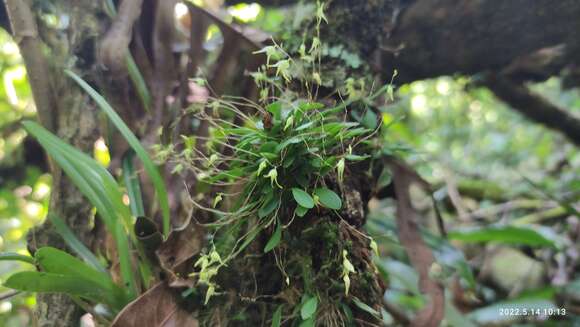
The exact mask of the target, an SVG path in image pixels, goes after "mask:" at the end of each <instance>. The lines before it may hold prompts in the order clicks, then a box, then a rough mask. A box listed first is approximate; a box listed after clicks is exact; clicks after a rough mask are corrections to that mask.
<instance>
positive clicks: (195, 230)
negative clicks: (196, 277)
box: [156, 219, 204, 287]
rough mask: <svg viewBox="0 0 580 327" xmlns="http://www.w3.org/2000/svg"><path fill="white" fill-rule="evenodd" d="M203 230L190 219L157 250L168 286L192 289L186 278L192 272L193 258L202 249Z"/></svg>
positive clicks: (189, 279)
mask: <svg viewBox="0 0 580 327" xmlns="http://www.w3.org/2000/svg"><path fill="white" fill-rule="evenodd" d="M203 233H204V232H203V228H202V226H200V225H197V224H195V223H193V219H190V220H189V221H188V222H187V223H186V224H185V225H184V227H182V228H180V229H175V230H173V231H172V232H171V233H170V234H169V236H168V237H167V240H165V242H163V244H161V246H160V247H159V248H158V249H157V251H156V254H157V258H158V259H159V263H160V265H161V268H162V269H163V271H165V273H167V274H168V278H169V286H171V287H193V280H192V279H191V278H188V277H187V276H188V275H189V273H191V272H192V270H193V262H192V261H193V257H194V256H195V255H197V254H198V253H199V251H200V250H201V247H202V243H201V240H203Z"/></svg>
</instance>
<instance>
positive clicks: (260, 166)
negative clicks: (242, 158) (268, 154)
mask: <svg viewBox="0 0 580 327" xmlns="http://www.w3.org/2000/svg"><path fill="white" fill-rule="evenodd" d="M266 167H268V162H267V161H266V160H263V161H262V162H260V165H259V166H258V173H257V175H258V176H260V174H261V173H262V171H263V170H264V169H266Z"/></svg>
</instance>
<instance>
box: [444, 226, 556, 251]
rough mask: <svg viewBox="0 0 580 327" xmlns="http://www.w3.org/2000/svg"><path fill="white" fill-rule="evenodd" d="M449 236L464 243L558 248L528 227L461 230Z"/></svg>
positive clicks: (551, 241) (488, 227) (490, 227)
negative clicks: (495, 243) (496, 243)
mask: <svg viewBox="0 0 580 327" xmlns="http://www.w3.org/2000/svg"><path fill="white" fill-rule="evenodd" d="M448 236H449V238H450V239H452V240H457V241H463V242H475V243H481V242H499V243H508V244H525V245H529V246H537V247H541V246H547V247H552V248H556V247H557V244H556V243H555V242H554V241H553V240H550V239H548V238H546V237H545V236H544V235H542V234H541V233H539V232H537V231H535V230H533V229H531V228H527V227H516V226H487V227H482V228H468V229H459V230H455V231H452V232H449V235H448Z"/></svg>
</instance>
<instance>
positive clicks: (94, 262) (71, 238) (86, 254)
mask: <svg viewBox="0 0 580 327" xmlns="http://www.w3.org/2000/svg"><path fill="white" fill-rule="evenodd" d="M48 220H50V222H51V223H52V224H53V225H54V228H55V229H56V232H57V233H58V234H59V235H60V236H61V237H62V239H63V240H64V241H65V243H66V244H67V245H68V246H69V247H70V248H71V249H72V250H73V251H74V252H75V253H76V254H77V255H78V256H80V257H81V258H83V260H85V262H87V263H88V264H90V265H91V266H92V267H93V268H95V269H96V270H98V271H100V272H102V273H105V274H108V272H107V269H106V268H105V267H104V266H103V265H102V264H101V262H100V261H99V259H97V257H95V255H94V254H93V252H91V250H89V249H88V248H87V247H86V246H85V245H84V244H83V243H82V242H81V241H80V240H79V239H78V238H77V237H76V236H75V234H74V233H73V231H72V230H71V229H70V228H69V227H68V226H67V224H65V222H64V221H62V219H60V218H59V217H57V216H56V215H53V214H49V215H48Z"/></svg>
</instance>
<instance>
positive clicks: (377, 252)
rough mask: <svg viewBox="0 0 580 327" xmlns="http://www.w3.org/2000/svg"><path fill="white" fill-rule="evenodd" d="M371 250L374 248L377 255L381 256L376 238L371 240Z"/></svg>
mask: <svg viewBox="0 0 580 327" xmlns="http://www.w3.org/2000/svg"><path fill="white" fill-rule="evenodd" d="M371 250H373V252H374V253H375V254H376V255H377V257H378V256H379V247H378V245H377V242H375V240H371Z"/></svg>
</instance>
